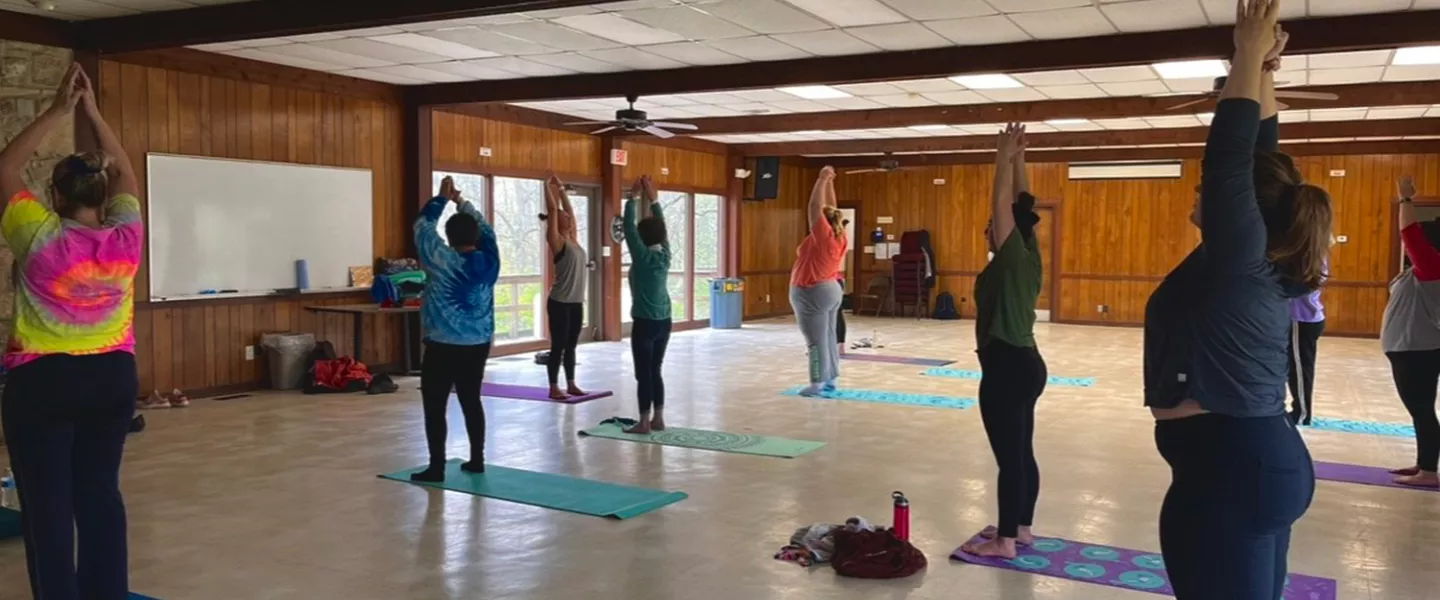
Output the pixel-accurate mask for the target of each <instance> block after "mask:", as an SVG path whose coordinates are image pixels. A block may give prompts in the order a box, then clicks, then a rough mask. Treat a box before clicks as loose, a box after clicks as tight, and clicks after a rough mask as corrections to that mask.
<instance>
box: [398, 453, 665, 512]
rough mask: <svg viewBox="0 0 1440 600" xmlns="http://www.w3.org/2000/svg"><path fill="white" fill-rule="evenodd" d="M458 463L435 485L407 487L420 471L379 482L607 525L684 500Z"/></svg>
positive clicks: (598, 483)
mask: <svg viewBox="0 0 1440 600" xmlns="http://www.w3.org/2000/svg"><path fill="white" fill-rule="evenodd" d="M460 462H461V461H460V460H459V459H455V460H451V461H450V462H448V463H445V481H442V482H439V483H420V482H415V481H410V474H411V473H415V472H417V471H423V470H425V468H424V467H415V468H413V469H405V470H404V471H398V472H395V473H387V474H385V475H381V476H380V477H381V478H383V479H389V480H392V481H401V482H404V483H413V484H415V485H423V486H425V487H433V488H440V489H442V490H450V491H452V492H461V493H465V494H474V495H476V496H484V497H486V498H495V499H497V500H508V501H510V502H518V503H520V504H529V505H530V506H541V507H544V508H553V509H556V510H563V511H567V512H573V513H580V514H582V515H594V516H597V517H609V518H611V519H628V518H630V517H637V516H640V515H643V514H645V513H647V512H650V511H652V510H655V509H657V508H660V507H662V506H665V505H667V504H674V503H676V502H679V501H681V500H684V499H685V498H688V496H686V495H685V493H684V492H665V491H661V490H651V489H646V488H640V487H631V486H628V485H618V484H614V483H605V482H603V481H591V480H589V479H578V478H575V477H566V476H565V475H552V474H550V473H537V472H535V471H522V470H520V469H507V468H505V467H497V466H495V465H485V472H484V473H483V474H474V473H466V472H464V471H461V470H460Z"/></svg>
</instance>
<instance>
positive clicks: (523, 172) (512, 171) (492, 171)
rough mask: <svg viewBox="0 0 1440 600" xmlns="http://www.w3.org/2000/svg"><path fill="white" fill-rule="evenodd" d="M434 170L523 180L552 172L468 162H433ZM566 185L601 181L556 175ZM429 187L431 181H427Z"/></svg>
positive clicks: (592, 183)
mask: <svg viewBox="0 0 1440 600" xmlns="http://www.w3.org/2000/svg"><path fill="white" fill-rule="evenodd" d="M431 164H433V165H434V170H436V171H448V172H451V173H469V174H471V175H484V176H486V177H519V178H523V179H541V180H543V179H546V178H548V177H550V175H551V173H552V172H551V171H547V170H544V169H520V168H515V167H491V166H487V165H477V164H473V163H466V162H455V161H448V160H436V161H432V163H431ZM554 174H555V175H556V176H557V177H559V178H560V179H563V180H565V182H566V183H574V184H580V185H587V186H596V185H600V180H599V179H596V178H595V177H593V176H590V175H581V174H578V173H554ZM426 185H429V180H428V179H427V180H426Z"/></svg>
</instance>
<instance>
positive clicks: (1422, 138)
mask: <svg viewBox="0 0 1440 600" xmlns="http://www.w3.org/2000/svg"><path fill="white" fill-rule="evenodd" d="M1402 140H1404V141H1434V140H1440V135H1407V136H1374V137H1354V138H1313V139H1292V138H1284V140H1283V141H1284V142H1285V143H1287V144H1302V143H1313V144H1338V143H1345V142H1396V141H1402ZM1204 145H1205V144H1204V143H1203V142H1195V143H1185V144H1119V145H1108V146H1067V147H1065V148H1044V147H1037V148H1034V149H1038V150H1064V151H1071V150H1125V149H1135V148H1199V147H1202V146H1204ZM990 152H994V150H993V149H983V150H933V151H925V152H892V153H891V154H893V155H895V156H914V155H920V154H986V153H990ZM884 155H885V154H884V153H882V152H860V153H855V154H802V155H801V156H804V157H807V158H828V157H839V156H876V157H879V156H884ZM877 163H878V161H877ZM846 168H856V167H846Z"/></svg>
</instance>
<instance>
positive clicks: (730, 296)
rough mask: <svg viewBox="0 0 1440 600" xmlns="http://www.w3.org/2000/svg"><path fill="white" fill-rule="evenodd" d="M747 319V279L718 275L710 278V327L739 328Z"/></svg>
mask: <svg viewBox="0 0 1440 600" xmlns="http://www.w3.org/2000/svg"><path fill="white" fill-rule="evenodd" d="M744 320H745V280H744V279H743V278H740V277H716V278H714V279H711V280H710V327H712V328H714V329H739V328H740V322H741V321H744Z"/></svg>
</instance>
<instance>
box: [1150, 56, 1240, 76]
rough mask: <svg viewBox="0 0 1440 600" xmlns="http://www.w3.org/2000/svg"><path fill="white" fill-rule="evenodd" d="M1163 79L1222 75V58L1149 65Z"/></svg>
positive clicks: (1223, 66)
mask: <svg viewBox="0 0 1440 600" xmlns="http://www.w3.org/2000/svg"><path fill="white" fill-rule="evenodd" d="M1150 66H1151V67H1154V68H1155V72H1156V73H1159V74H1160V77H1161V78H1163V79H1199V78H1201V77H1223V76H1225V74H1226V71H1225V61H1222V60H1182V61H1177V62H1162V63H1155V64H1153V65H1150Z"/></svg>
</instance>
